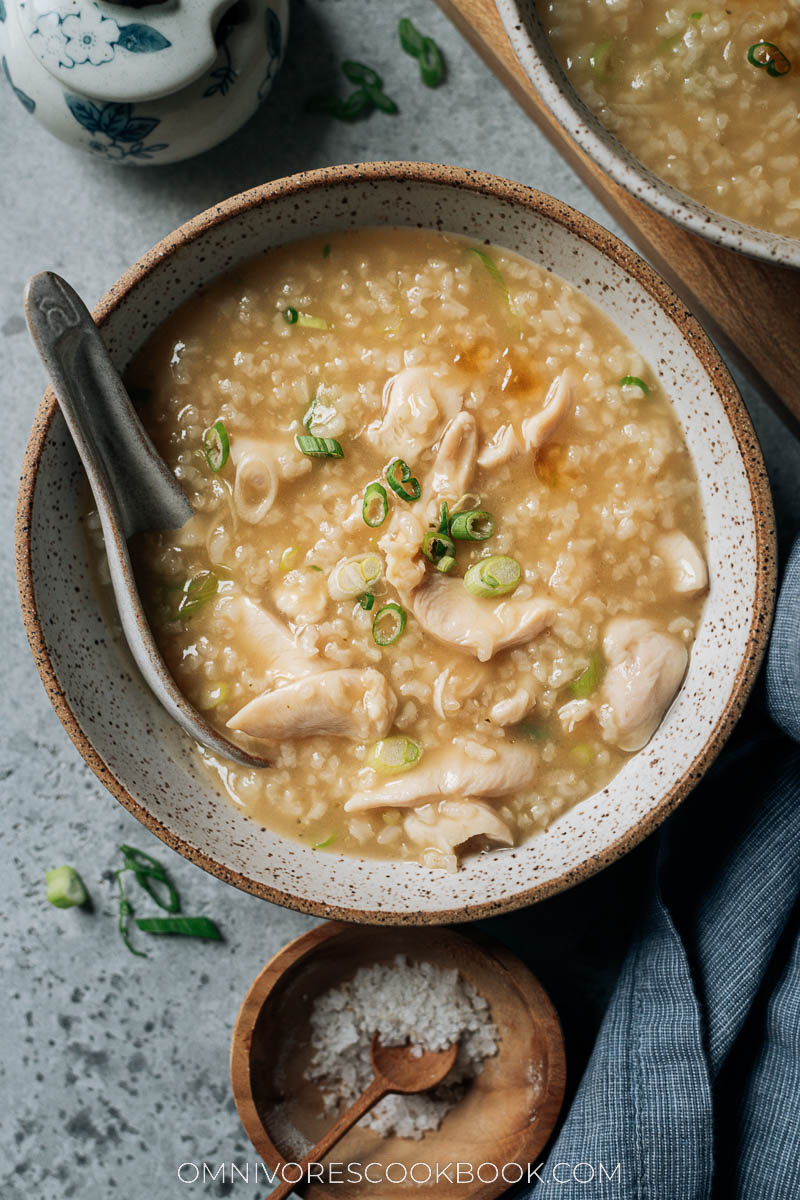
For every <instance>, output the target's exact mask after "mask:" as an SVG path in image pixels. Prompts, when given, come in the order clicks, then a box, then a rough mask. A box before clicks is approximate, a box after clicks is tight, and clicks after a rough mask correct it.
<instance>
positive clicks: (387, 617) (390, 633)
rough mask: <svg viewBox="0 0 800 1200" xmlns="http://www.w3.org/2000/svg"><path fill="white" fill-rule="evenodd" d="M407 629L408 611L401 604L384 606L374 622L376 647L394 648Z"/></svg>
mask: <svg viewBox="0 0 800 1200" xmlns="http://www.w3.org/2000/svg"><path fill="white" fill-rule="evenodd" d="M405 627H406V611H405V609H404V608H401V607H400V605H399V604H395V603H393V602H392V603H391V604H384V605H383V607H382V608H379V609H378V611H377V612H376V614H375V620H374V621H373V622H372V640H373V642H374V643H375V645H376V646H392V645H394V643H395V642H396V641H397V639H398V638H399V637H400V635H401V634H402V632H403V630H404V629H405Z"/></svg>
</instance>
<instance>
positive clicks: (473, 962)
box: [231, 922, 566, 1200]
mask: <svg viewBox="0 0 800 1200" xmlns="http://www.w3.org/2000/svg"><path fill="white" fill-rule="evenodd" d="M398 954H403V955H405V956H406V957H407V958H408V959H409V961H410V962H412V963H420V962H429V963H433V965H434V966H437V967H440V968H444V969H446V970H451V969H452V968H453V967H455V968H457V969H458V971H459V973H460V974H461V977H462V979H465V980H466V981H467V982H468V983H471V984H473V986H474V987H475V988H476V990H477V991H478V992H479V994H480V995H481V996H483V998H484V999H485V1000H486V1001H487V1003H488V1005H489V1008H490V1010H491V1015H492V1020H493V1021H494V1023H495V1025H496V1026H497V1029H498V1032H499V1034H500V1042H499V1046H498V1051H497V1054H496V1055H494V1056H493V1057H492V1058H488V1059H486V1061H485V1062H484V1065H483V1069H482V1071H481V1072H480V1074H479V1075H477V1076H476V1077H475V1079H474V1080H473V1081H472V1083H471V1084H470V1085H469V1088H468V1090H467V1092H466V1094H465V1095H464V1097H463V1098H462V1099H461V1100H460V1101H459V1102H458V1104H457V1105H456V1106H455V1107H454V1108H452V1109H451V1110H450V1112H449V1113H448V1114H447V1115H446V1116H445V1118H444V1120H443V1122H442V1124H441V1126H440V1127H439V1129H438V1130H435V1131H434V1130H432V1131H429V1132H428V1133H426V1134H425V1136H424V1138H422V1139H421V1140H419V1141H416V1140H411V1139H408V1138H397V1137H391V1138H384V1137H381V1136H380V1135H379V1134H377V1133H374V1132H373V1131H372V1130H370V1129H367V1128H359V1127H356V1128H355V1129H353V1130H351V1131H350V1133H349V1134H348V1135H347V1136H346V1137H345V1138H344V1139H343V1141H341V1142H340V1143H339V1145H338V1146H336V1147H335V1148H334V1149H333V1150H332V1151H331V1152H330V1154H329V1155H328V1156H327V1158H326V1159H325V1162H326V1163H327V1164H330V1163H331V1162H333V1163H336V1164H339V1166H338V1168H337V1177H338V1181H337V1180H333V1181H332V1182H331V1183H330V1184H326V1183H324V1182H319V1183H312V1184H311V1186H309V1188H308V1189H307V1191H306V1192H305V1195H306V1196H307V1197H308V1200H323V1197H328V1196H331V1195H332V1194H335V1195H337V1196H340V1197H341V1200H360V1198H361V1197H365V1196H369V1197H370V1200H372V1198H373V1197H374V1198H378V1197H381V1196H394V1197H396V1198H397V1200H410V1197H412V1196H416V1195H418V1193H419V1189H420V1187H424V1186H425V1184H426V1182H427V1181H428V1178H429V1175H428V1172H430V1178H431V1179H432V1181H433V1187H434V1189H435V1190H434V1191H433V1192H432V1194H435V1196H436V1200H455V1198H456V1197H463V1198H464V1200H491V1198H492V1197H494V1196H499V1195H500V1194H501V1193H502V1192H504V1191H506V1190H507V1188H508V1187H509V1185H510V1184H512V1183H517V1182H519V1181H520V1179H525V1177H526V1176H525V1171H526V1169H527V1165H528V1163H530V1162H536V1160H537V1158H538V1156H539V1154H540V1153H541V1151H542V1150H543V1149H544V1146H545V1145H546V1143H547V1140H548V1138H549V1137H550V1134H551V1133H552V1131H553V1127H554V1125H555V1123H556V1120H557V1118H558V1113H559V1110H560V1108H561V1102H562V1100H563V1098H564V1083H565V1070H566V1068H565V1061H564V1042H563V1038H562V1035H561V1026H560V1024H559V1021H558V1016H557V1015H556V1012H555V1009H554V1008H553V1006H552V1004H551V1003H550V1001H549V999H548V997H547V995H546V993H545V992H544V990H543V988H542V987H541V985H540V984H539V983H538V981H537V980H536V979H535V978H534V976H533V975H532V974H531V972H530V971H529V970H528V968H527V967H526V966H525V965H524V963H522V962H520V960H519V959H518V958H517V957H516V956H515V955H513V954H511V953H510V952H509V951H507V950H505V949H503V948H502V947H498V946H490V945H488V944H486V943H481V942H477V941H474V940H473V939H472V938H470V937H465V936H464V934H462V933H458V932H456V931H455V930H452V929H427V930H414V931H411V930H407V929H391V930H386V929H375V928H369V927H365V926H361V927H360V928H359V927H355V926H353V925H340V924H336V923H332V922H331V923H328V924H326V925H318V926H317V927H316V928H315V929H311V930H310V931H309V932H308V933H305V934H303V936H302V937H299V938H296V939H295V941H293V942H291V943H290V944H289V945H288V946H285V947H284V949H283V950H281V951H280V952H279V953H278V954H276V955H275V957H274V958H273V959H271V961H270V962H268V963H267V965H266V966H265V967H264V969H263V970H262V971H261V972H260V973H259V975H258V976H257V978H256V979H255V980H254V982H253V984H252V986H251V988H250V990H249V992H248V993H247V996H246V997H245V999H244V1001H243V1003H242V1007H241V1009H240V1011H239V1015H238V1017H237V1018H236V1025H235V1027H234V1031H233V1039H232V1042H231V1083H232V1086H233V1094H234V1099H235V1100H236V1107H237V1109H238V1111H239V1117H240V1119H241V1122H242V1125H243V1126H244V1130H245V1133H246V1134H247V1136H248V1137H249V1138H250V1141H251V1142H252V1143H253V1146H254V1147H255V1149H256V1150H257V1151H258V1153H259V1154H260V1155H261V1157H262V1158H263V1159H264V1161H265V1162H266V1163H267V1165H268V1166H269V1167H270V1168H271V1169H272V1170H278V1169H281V1168H286V1170H287V1174H286V1178H287V1180H294V1179H296V1178H298V1171H297V1167H296V1166H295V1165H292V1167H291V1168H289V1167H288V1164H297V1162H298V1160H300V1161H302V1158H303V1157H304V1154H305V1153H307V1151H308V1149H310V1146H311V1145H313V1144H314V1143H315V1142H316V1141H318V1140H319V1138H320V1137H321V1136H322V1134H323V1133H325V1132H326V1130H327V1129H329V1128H330V1126H331V1125H332V1124H333V1120H334V1117H330V1116H329V1117H327V1118H326V1117H324V1116H323V1115H322V1113H321V1109H322V1104H321V1099H320V1096H319V1090H318V1088H317V1086H316V1085H315V1084H311V1083H309V1082H308V1081H307V1080H305V1079H304V1071H305V1068H306V1067H307V1065H308V1062H309V1059H310V1056H311V1048H310V1046H309V1040H308V1039H309V1014H310V1011H311V1007H312V1005H313V1003H314V1000H315V998H316V997H317V996H319V995H320V994H321V993H322V992H324V991H327V989H328V988H331V987H338V986H339V985H340V984H341V983H343V982H345V981H346V980H348V979H352V977H353V975H354V974H355V972H356V971H357V970H358V968H359V967H361V966H372V965H373V964H375V963H381V964H387V965H389V964H391V963H392V961H393V959H394V958H395V956H396V955H398ZM298 1133H299V1135H300V1137H298ZM351 1163H352V1164H357V1165H358V1167H359V1171H360V1172H366V1176H367V1177H366V1178H363V1177H362V1178H361V1179H360V1180H359V1179H356V1180H353V1181H352V1182H350V1181H349V1180H350V1179H352V1176H349V1175H348V1173H347V1172H348V1164H351ZM456 1163H460V1164H462V1167H461V1176H460V1182H459V1180H457V1179H456V1177H455V1167H454V1165H453V1164H456ZM448 1164H450V1172H449V1175H448V1174H446V1173H445V1171H446V1168H447V1167H448ZM437 1167H438V1170H439V1176H438V1180H437V1174H436V1171H437ZM469 1168H471V1169H472V1172H473V1178H472V1180H471V1181H470V1179H469V1177H468V1176H469ZM387 1175H388V1178H387ZM279 1181H280V1176H279Z"/></svg>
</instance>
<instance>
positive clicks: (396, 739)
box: [367, 734, 422, 771]
mask: <svg viewBox="0 0 800 1200" xmlns="http://www.w3.org/2000/svg"><path fill="white" fill-rule="evenodd" d="M421 756H422V747H421V746H420V744H419V742H415V741H414V740H413V738H410V737H404V736H403V735H402V734H395V735H394V736H392V737H385V738H381V740H380V741H379V742H376V743H375V745H374V746H372V748H371V749H370V752H369V755H368V757H367V762H368V763H369V766H371V767H374V768H375V770H376V771H407V770H408V769H409V767H413V766H416V764H417V763H418V762H419V760H420V758H421Z"/></svg>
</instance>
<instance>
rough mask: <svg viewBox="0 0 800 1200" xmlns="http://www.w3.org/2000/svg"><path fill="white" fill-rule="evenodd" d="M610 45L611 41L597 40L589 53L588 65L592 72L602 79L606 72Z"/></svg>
mask: <svg viewBox="0 0 800 1200" xmlns="http://www.w3.org/2000/svg"><path fill="white" fill-rule="evenodd" d="M611 45H612V43H611V42H598V43H597V45H596V46H595V47H594V49H593V50H592V51H591V53H590V55H589V66H590V67H591V70H592V74H593V75H596V76H597V78H598V79H603V78H605V76H606V75H607V74H608V60H609V56H610V51H611Z"/></svg>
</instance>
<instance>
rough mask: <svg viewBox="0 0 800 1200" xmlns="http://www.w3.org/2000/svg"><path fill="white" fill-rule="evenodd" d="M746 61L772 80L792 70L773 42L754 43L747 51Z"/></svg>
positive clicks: (787, 60)
mask: <svg viewBox="0 0 800 1200" xmlns="http://www.w3.org/2000/svg"><path fill="white" fill-rule="evenodd" d="M747 61H748V62H749V63H750V64H751V65H752V66H754V67H758V68H759V70H761V71H766V72H767V74H768V75H771V76H772V78H773V79H776V78H780V77H781V76H782V75H788V74H789V72H790V71H791V69H792V64H791V63H790V62H789V59H788V58H787V57H786V55H785V54H784V53H783V51H782V50H781V49H779V47H778V46H776V45H775V43H774V42H756V43H755V44H754V45H752V46H751V47H750V49H749V50H748V51H747Z"/></svg>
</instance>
